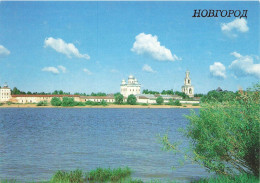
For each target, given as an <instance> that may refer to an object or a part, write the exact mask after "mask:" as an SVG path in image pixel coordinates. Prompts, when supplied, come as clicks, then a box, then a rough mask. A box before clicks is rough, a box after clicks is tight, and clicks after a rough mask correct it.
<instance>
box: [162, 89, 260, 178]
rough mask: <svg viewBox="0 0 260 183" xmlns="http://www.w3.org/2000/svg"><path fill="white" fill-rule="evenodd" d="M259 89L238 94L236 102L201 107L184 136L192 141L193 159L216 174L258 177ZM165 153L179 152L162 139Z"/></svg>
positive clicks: (191, 117) (190, 117)
mask: <svg viewBox="0 0 260 183" xmlns="http://www.w3.org/2000/svg"><path fill="white" fill-rule="evenodd" d="M259 91H260V85H259V84H257V85H255V87H254V89H250V90H248V91H247V92H240V94H239V95H238V97H237V98H236V100H233V99H232V100H230V101H226V102H222V103H221V102H215V103H208V104H204V105H203V106H202V108H201V109H200V111H199V114H196V113H195V112H194V111H193V112H192V113H191V115H189V116H186V117H187V118H188V119H189V121H190V123H189V125H188V127H187V130H186V133H185V134H186V136H187V137H188V138H189V139H190V140H191V147H192V151H193V152H194V156H192V159H193V160H194V161H196V162H198V163H200V164H202V165H203V166H204V167H206V168H207V169H208V170H209V171H212V172H216V173H217V174H224V175H235V174H236V173H237V172H238V171H239V172H241V173H247V174H253V175H255V176H259V151H260V148H259V147H260V138H259V131H260V126H259V124H260V97H259ZM163 144H164V145H165V148H166V149H172V150H174V151H175V152H181V150H179V149H178V147H177V146H176V145H172V144H171V143H170V142H169V141H168V137H167V135H166V136H164V137H163Z"/></svg>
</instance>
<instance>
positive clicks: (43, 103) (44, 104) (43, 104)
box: [37, 100, 48, 106]
mask: <svg viewBox="0 0 260 183" xmlns="http://www.w3.org/2000/svg"><path fill="white" fill-rule="evenodd" d="M47 105H48V103H47V101H46V100H44V101H40V102H38V103H37V106H47Z"/></svg>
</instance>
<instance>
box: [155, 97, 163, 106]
mask: <svg viewBox="0 0 260 183" xmlns="http://www.w3.org/2000/svg"><path fill="white" fill-rule="evenodd" d="M163 101H164V100H163V98H162V96H159V97H157V98H156V103H157V104H159V105H161V104H163Z"/></svg>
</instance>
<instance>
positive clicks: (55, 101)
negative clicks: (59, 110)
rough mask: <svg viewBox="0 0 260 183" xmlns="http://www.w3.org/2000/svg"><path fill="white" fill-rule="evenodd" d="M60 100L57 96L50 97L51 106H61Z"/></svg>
mask: <svg viewBox="0 0 260 183" xmlns="http://www.w3.org/2000/svg"><path fill="white" fill-rule="evenodd" d="M61 104H62V102H61V100H60V98H59V97H53V98H52V99H51V105H53V106H61Z"/></svg>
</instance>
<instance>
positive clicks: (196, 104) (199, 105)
mask: <svg viewBox="0 0 260 183" xmlns="http://www.w3.org/2000/svg"><path fill="white" fill-rule="evenodd" d="M192 106H200V104H192Z"/></svg>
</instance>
